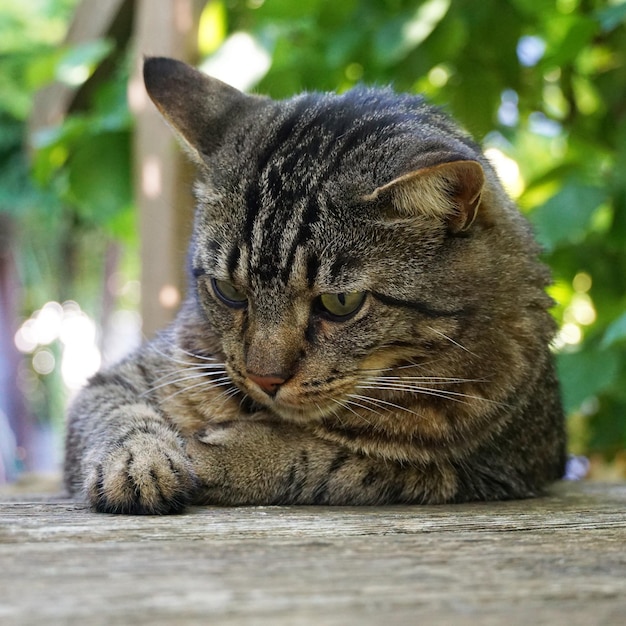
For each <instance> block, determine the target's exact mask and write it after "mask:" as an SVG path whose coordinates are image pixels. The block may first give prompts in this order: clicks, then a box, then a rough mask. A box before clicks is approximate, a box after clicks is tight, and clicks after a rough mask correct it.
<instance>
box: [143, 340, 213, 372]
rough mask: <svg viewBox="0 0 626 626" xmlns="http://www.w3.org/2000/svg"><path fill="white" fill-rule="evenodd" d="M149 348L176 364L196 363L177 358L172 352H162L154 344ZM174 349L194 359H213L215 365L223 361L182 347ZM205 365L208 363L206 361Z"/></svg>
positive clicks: (190, 364) (192, 364)
mask: <svg viewBox="0 0 626 626" xmlns="http://www.w3.org/2000/svg"><path fill="white" fill-rule="evenodd" d="M151 349H152V350H153V351H154V352H156V353H157V354H159V355H160V356H162V357H165V358H166V359H167V360H168V361H170V362H172V363H176V364H178V365H185V366H194V365H198V363H197V362H194V361H184V360H182V359H178V358H176V357H175V356H174V355H173V354H168V353H167V352H163V350H159V348H158V347H157V346H156V345H153V346H151ZM174 349H175V350H178V351H179V352H182V353H183V354H186V355H187V356H189V357H192V358H194V359H200V360H201V361H202V360H205V361H212V362H213V361H214V362H215V365H217V366H222V367H223V366H224V363H220V361H219V360H218V359H216V358H214V357H206V356H202V355H200V354H195V353H193V352H189V351H187V350H183V349H182V348H179V347H177V346H176V347H175V348H174ZM207 365H209V364H208V363H207Z"/></svg>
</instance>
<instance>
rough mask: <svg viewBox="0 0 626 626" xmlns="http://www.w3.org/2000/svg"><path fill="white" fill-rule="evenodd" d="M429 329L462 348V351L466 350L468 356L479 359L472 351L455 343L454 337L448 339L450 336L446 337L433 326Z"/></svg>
mask: <svg viewBox="0 0 626 626" xmlns="http://www.w3.org/2000/svg"><path fill="white" fill-rule="evenodd" d="M427 328H428V330H430V331H431V332H433V333H435V334H437V335H440V336H441V337H443V338H444V339H446V340H448V341H449V342H450V343H452V344H454V345H455V346H456V347H457V348H461V350H465V352H467V353H468V354H471V355H472V356H475V357H476V358H478V355H477V354H474V353H473V352H472V351H471V350H468V349H467V348H466V347H465V346H464V345H462V344H460V343H459V342H458V341H455V340H454V339H452V337H448V335H446V334H445V333H442V332H441V331H440V330H437V329H436V328H433V327H432V326H428V327H427Z"/></svg>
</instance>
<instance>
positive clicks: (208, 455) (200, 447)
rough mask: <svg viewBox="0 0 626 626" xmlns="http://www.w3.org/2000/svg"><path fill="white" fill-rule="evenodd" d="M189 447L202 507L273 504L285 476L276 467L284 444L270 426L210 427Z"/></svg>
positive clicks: (236, 423)
mask: <svg viewBox="0 0 626 626" xmlns="http://www.w3.org/2000/svg"><path fill="white" fill-rule="evenodd" d="M185 446H186V447H185V449H186V452H187V454H188V455H189V458H190V459H191V462H192V464H193V468H194V471H195V473H196V475H197V476H198V479H199V482H200V487H199V490H198V496H197V501H198V503H202V504H219V505H226V506H233V505H242V504H262V503H267V502H268V501H271V500H272V498H273V495H272V494H273V493H274V490H275V486H274V485H273V483H274V482H276V480H277V479H278V477H279V476H280V474H281V472H280V471H279V470H278V468H275V467H274V464H275V462H276V457H277V456H279V453H278V450H279V448H280V444H279V441H278V436H277V433H276V432H275V429H274V428H272V427H271V426H270V425H268V424H264V423H259V422H252V423H250V422H243V421H232V422H225V423H217V424H209V425H208V426H206V428H205V429H203V430H202V431H201V432H199V433H197V434H196V437H193V438H190V439H188V440H186V442H185Z"/></svg>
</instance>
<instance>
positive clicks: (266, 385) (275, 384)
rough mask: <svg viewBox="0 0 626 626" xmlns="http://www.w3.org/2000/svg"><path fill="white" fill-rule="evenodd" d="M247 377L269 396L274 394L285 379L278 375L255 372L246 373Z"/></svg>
mask: <svg viewBox="0 0 626 626" xmlns="http://www.w3.org/2000/svg"><path fill="white" fill-rule="evenodd" d="M248 378H249V379H250V380H251V381H252V382H254V383H256V384H257V385H258V386H259V387H261V389H263V391H265V393H267V394H268V395H270V396H274V395H276V392H277V391H278V388H279V387H280V386H281V385H282V384H283V383H284V382H285V380H286V379H285V378H281V377H280V376H257V375H256V374H248Z"/></svg>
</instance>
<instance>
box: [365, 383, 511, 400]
mask: <svg viewBox="0 0 626 626" xmlns="http://www.w3.org/2000/svg"><path fill="white" fill-rule="evenodd" d="M357 388H358V389H375V390H384V391H406V392H409V393H415V394H422V395H429V396H436V397H439V398H442V399H446V400H452V401H454V402H459V403H461V404H469V402H466V401H464V400H461V399H460V398H465V399H467V400H479V401H481V402H487V403H489V404H496V405H498V406H508V405H507V404H506V403H503V402H499V401H498V400H491V399H489V398H485V397H483V396H476V395H472V394H468V393H461V392H458V391H450V390H448V389H431V388H429V387H422V386H419V385H412V384H402V383H400V382H390V383H386V384H385V383H382V384H372V385H369V384H360V385H357Z"/></svg>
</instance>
